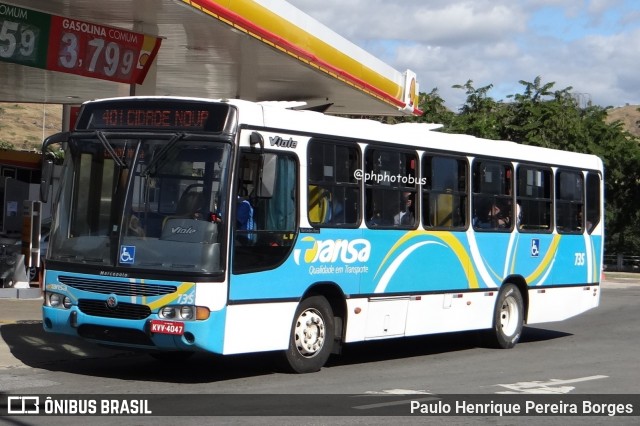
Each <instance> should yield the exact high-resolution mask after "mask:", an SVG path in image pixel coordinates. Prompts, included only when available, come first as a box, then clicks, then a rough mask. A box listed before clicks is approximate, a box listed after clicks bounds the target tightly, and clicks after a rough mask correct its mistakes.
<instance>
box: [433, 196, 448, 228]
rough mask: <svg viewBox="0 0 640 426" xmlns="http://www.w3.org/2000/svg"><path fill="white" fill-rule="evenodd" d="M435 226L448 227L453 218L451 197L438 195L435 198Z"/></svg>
mask: <svg viewBox="0 0 640 426" xmlns="http://www.w3.org/2000/svg"><path fill="white" fill-rule="evenodd" d="M434 213H435V216H436V217H435V221H434V222H435V225H436V226H446V227H450V226H451V225H452V218H453V195H452V194H438V197H437V198H436V208H435V209H434Z"/></svg>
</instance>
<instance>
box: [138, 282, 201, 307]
mask: <svg viewBox="0 0 640 426" xmlns="http://www.w3.org/2000/svg"><path fill="white" fill-rule="evenodd" d="M195 285H196V283H182V284H180V285H179V286H178V291H176V292H175V293H171V294H167V295H166V296H164V297H161V298H160V299H158V300H156V301H155V302H153V303H150V304H149V305H148V306H149V308H150V309H151V310H152V311H153V310H155V309H158V308H160V307H162V306H164V305H167V304H169V303H174V302H175V301H176V300H177V298H178V297H180V295H182V294H185V293H187V292H189V291H191V289H192V288H193V287H195Z"/></svg>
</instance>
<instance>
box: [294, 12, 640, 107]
mask: <svg viewBox="0 0 640 426" xmlns="http://www.w3.org/2000/svg"><path fill="white" fill-rule="evenodd" d="M288 1H289V3H291V4H292V5H294V6H295V7H297V8H298V9H300V10H302V11H303V12H305V13H306V14H308V15H310V16H312V17H313V18H315V19H316V20H318V21H320V22H321V23H322V24H324V25H325V26H327V27H329V28H330V29H331V30H333V31H335V32H336V33H338V34H340V35H341V36H343V37H344V38H346V39H347V40H349V41H350V42H352V43H354V44H356V45H358V46H360V47H361V48H363V49H365V50H366V51H368V52H369V53H371V54H373V55H374V56H376V57H378V58H379V59H381V60H382V61H384V62H386V63H387V64H388V65H390V66H392V67H393V68H395V69H396V70H398V71H400V72H403V71H405V70H406V69H410V70H412V71H414V72H416V74H417V75H418V82H419V84H420V92H427V93H428V92H430V91H431V90H432V89H434V88H437V89H438V93H439V94H440V96H441V97H442V98H443V99H444V101H445V104H446V105H447V106H448V107H449V108H451V109H453V110H454V111H455V110H457V109H458V108H460V106H461V105H462V104H463V103H464V101H465V99H466V95H465V92H464V90H462V89H453V88H452V87H451V86H453V85H456V84H458V85H463V84H465V83H466V82H467V81H468V80H472V81H473V87H475V88H481V87H484V86H487V85H490V84H491V85H493V87H492V89H491V90H490V91H489V93H488V96H490V97H492V98H494V99H495V100H498V101H499V100H504V101H508V100H509V99H508V98H507V96H508V95H513V94H517V93H522V92H523V89H524V86H523V85H522V84H520V83H519V81H521V80H524V81H527V82H533V81H534V79H535V78H536V77H537V76H539V77H540V78H541V82H542V84H546V83H550V82H554V83H555V84H554V86H553V89H552V90H561V89H564V88H567V87H569V86H571V87H572V88H573V89H572V90H571V91H572V93H574V94H575V95H576V96H577V98H578V99H579V100H580V102H581V104H582V105H586V103H587V102H589V101H590V102H591V103H592V104H594V105H600V106H603V107H606V106H614V107H617V106H624V105H626V104H630V105H640V0H394V1H389V0H322V1H319V0H288Z"/></svg>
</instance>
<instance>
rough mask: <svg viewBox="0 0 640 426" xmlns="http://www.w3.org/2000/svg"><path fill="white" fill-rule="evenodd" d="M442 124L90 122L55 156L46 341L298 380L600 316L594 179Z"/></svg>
mask: <svg viewBox="0 0 640 426" xmlns="http://www.w3.org/2000/svg"><path fill="white" fill-rule="evenodd" d="M434 127H435V126H433V125H428V124H417V123H410V124H396V125H388V124H382V123H379V122H375V121H370V120H357V119H347V118H340V117H333V116H326V115H323V114H321V113H317V112H311V111H294V110H290V109H286V108H283V107H279V106H278V105H273V104H259V103H251V102H246V101H240V100H219V101H213V100H206V99H194V98H177V97H130V98H116V99H106V100H98V101H91V102H87V103H85V104H84V105H83V106H82V108H81V111H80V114H79V116H78V119H77V123H76V125H75V128H74V129H73V130H72V131H71V132H66V133H61V134H58V135H55V136H52V137H51V138H49V139H47V140H46V141H45V143H44V145H43V150H44V151H47V150H49V149H51V148H52V147H53V146H63V147H64V150H65V156H64V167H63V168H62V175H61V177H60V191H59V192H58V193H57V194H55V199H54V200H53V201H54V204H53V205H54V209H53V212H54V213H53V216H54V217H53V224H52V229H51V234H50V242H49V249H48V252H47V257H46V261H45V265H46V272H45V274H44V284H43V285H44V290H45V300H44V307H43V317H44V328H45V330H46V331H48V332H52V333H61V334H66V335H72V336H78V337H81V338H84V339H87V340H90V341H93V342H96V343H100V344H108V345H117V346H123V347H130V348H137V349H142V350H147V351H149V353H150V354H152V355H154V356H156V357H160V358H172V359H180V358H182V356H183V355H187V354H190V353H195V352H211V353H216V354H239V353H249V352H259V351H280V352H281V353H282V354H283V359H284V360H286V365H287V366H288V367H289V368H290V369H291V370H292V371H294V372H298V373H304V372H312V371H317V370H319V369H320V368H321V367H322V366H323V365H324V364H325V363H326V361H327V359H328V357H329V356H330V354H331V353H337V352H339V350H340V348H341V346H342V345H343V344H348V343H351V342H362V341H367V340H373V339H388V338H398V337H403V336H417V335H426V334H432V333H444V332H457V331H463V330H484V332H483V334H486V336H487V337H489V340H490V341H491V343H492V344H493V345H495V346H497V347H501V348H511V347H513V346H514V345H515V344H516V343H517V342H518V340H519V338H520V335H521V333H522V328H523V324H525V323H526V324H534V323H543V322H548V321H559V320H563V319H566V318H569V317H572V316H575V315H578V314H580V313H582V312H585V311H587V310H589V309H591V308H594V307H596V306H598V304H599V299H600V287H599V283H600V277H601V270H602V251H603V232H604V219H603V218H604V213H603V164H602V161H601V160H600V159H599V158H598V157H596V156H592V155H586V154H579V153H571V152H564V151H558V150H551V149H545V148H539V147H533V146H526V145H519V144H516V143H513V142H505V141H494V140H483V139H478V138H475V137H471V136H465V135H453V134H446V133H441V132H438V131H436V130H435V129H434ZM49 169H50V168H49V165H48V164H45V166H44V169H43V175H44V176H45V184H44V185H43V189H44V191H43V193H44V194H45V195H46V193H47V191H46V190H47V186H46V182H47V181H48V175H49V173H48V171H49ZM240 216H244V218H241V217H240ZM247 219H249V220H247Z"/></svg>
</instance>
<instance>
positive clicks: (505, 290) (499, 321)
mask: <svg viewBox="0 0 640 426" xmlns="http://www.w3.org/2000/svg"><path fill="white" fill-rule="evenodd" d="M523 323H524V303H523V301H522V294H520V290H518V287H516V286H515V285H513V284H505V285H504V286H503V287H502V289H501V291H500V294H499V295H498V300H497V302H496V306H495V309H494V313H493V328H492V329H491V330H490V331H489V333H488V337H489V342H490V343H491V346H493V347H497V348H500V349H511V348H513V347H514V346H515V345H516V343H518V340H520V336H521V334H522V325H523Z"/></svg>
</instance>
